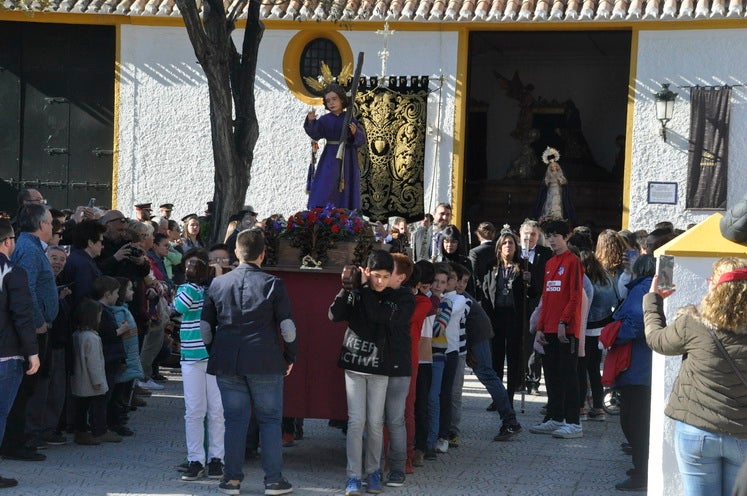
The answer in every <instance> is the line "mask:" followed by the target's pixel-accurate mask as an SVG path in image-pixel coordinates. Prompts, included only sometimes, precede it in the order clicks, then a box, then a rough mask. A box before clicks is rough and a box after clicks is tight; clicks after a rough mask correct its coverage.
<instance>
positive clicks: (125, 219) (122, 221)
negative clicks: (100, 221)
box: [106, 217, 127, 224]
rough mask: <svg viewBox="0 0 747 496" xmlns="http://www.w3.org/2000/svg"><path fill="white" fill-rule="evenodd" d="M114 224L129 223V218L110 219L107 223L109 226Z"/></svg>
mask: <svg viewBox="0 0 747 496" xmlns="http://www.w3.org/2000/svg"><path fill="white" fill-rule="evenodd" d="M112 222H121V223H123V224H124V223H126V222H127V218H126V217H119V218H118V219H109V220H107V221H106V223H107V224H111V223H112Z"/></svg>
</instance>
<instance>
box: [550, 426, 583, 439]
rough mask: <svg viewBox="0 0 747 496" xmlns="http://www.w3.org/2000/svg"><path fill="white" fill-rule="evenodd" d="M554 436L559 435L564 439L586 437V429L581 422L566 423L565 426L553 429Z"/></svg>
mask: <svg viewBox="0 0 747 496" xmlns="http://www.w3.org/2000/svg"><path fill="white" fill-rule="evenodd" d="M552 437H559V438H562V439H575V438H577V437H584V429H583V428H582V427H581V425H580V424H565V425H564V426H563V427H561V428H559V429H557V430H555V431H553V433H552Z"/></svg>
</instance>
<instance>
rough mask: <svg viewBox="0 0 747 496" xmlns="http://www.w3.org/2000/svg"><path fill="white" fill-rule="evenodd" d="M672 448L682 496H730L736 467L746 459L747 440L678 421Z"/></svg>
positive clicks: (736, 470) (737, 470) (735, 476)
mask: <svg viewBox="0 0 747 496" xmlns="http://www.w3.org/2000/svg"><path fill="white" fill-rule="evenodd" d="M674 449H675V451H676V453H677V465H678V466H679V469H680V477H682V486H683V488H684V490H685V492H684V493H683V494H684V495H685V496H701V495H702V496H706V495H708V496H710V495H716V496H718V495H723V496H730V495H731V491H732V488H733V487H734V481H735V480H736V478H737V472H739V467H740V466H741V465H742V463H743V462H744V461H745V458H746V457H745V452H746V451H747V439H737V438H735V437H732V436H729V435H727V434H716V433H714V432H709V431H705V430H703V429H699V428H697V427H694V426H692V425H690V424H686V423H685V422H680V421H677V423H676V425H675V429H674Z"/></svg>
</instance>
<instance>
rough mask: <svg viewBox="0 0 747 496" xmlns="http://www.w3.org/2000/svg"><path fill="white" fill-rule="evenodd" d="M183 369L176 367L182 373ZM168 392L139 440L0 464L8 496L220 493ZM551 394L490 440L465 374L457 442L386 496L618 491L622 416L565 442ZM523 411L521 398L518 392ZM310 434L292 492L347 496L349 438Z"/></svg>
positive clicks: (255, 473) (313, 423) (54, 450)
mask: <svg viewBox="0 0 747 496" xmlns="http://www.w3.org/2000/svg"><path fill="white" fill-rule="evenodd" d="M175 372H176V371H175ZM166 375H167V376H168V377H169V379H170V380H169V381H168V382H167V383H166V389H165V390H164V391H161V392H156V393H155V394H154V395H153V397H151V398H146V401H147V402H148V406H147V407H145V408H140V409H138V411H137V412H133V414H132V415H131V421H130V426H131V427H132V429H134V430H135V431H136V435H135V436H134V437H130V438H125V440H124V442H122V443H119V444H104V445H100V446H90V447H89V446H77V445H75V444H73V443H72V436H69V438H70V440H71V442H70V443H69V444H67V445H65V446H51V447H49V449H47V450H45V451H44V452H45V453H46V454H47V456H48V458H47V460H46V461H45V462H19V461H11V460H2V461H0V475H3V476H5V477H13V478H17V479H19V486H18V487H16V488H13V489H6V490H3V491H2V492H1V493H0V496H15V495H24V496H52V495H54V496H120V495H132V496H136V495H159V496H182V495H216V494H221V493H219V492H218V490H217V487H216V486H217V482H216V481H214V480H207V479H205V480H203V481H197V482H183V481H181V480H180V479H179V474H178V473H177V472H176V470H175V469H174V467H175V466H176V465H177V464H179V463H181V462H182V461H183V459H184V456H185V453H186V450H185V443H184V431H183V429H184V420H183V415H184V404H183V400H182V388H181V376H180V375H179V374H178V373H168V372H166ZM545 400H546V397H545V396H544V395H543V396H527V399H526V412H525V413H523V414H522V413H519V412H517V413H518V417H519V422H521V424H522V425H523V426H524V429H525V430H524V432H522V433H521V434H519V435H518V436H517V437H516V438H514V440H512V441H510V442H506V443H498V442H494V441H492V438H493V436H494V435H495V434H496V433H497V432H498V429H499V427H500V420H499V418H498V415H497V414H496V413H489V412H486V411H485V407H486V405H487V404H488V403H489V402H490V401H489V397H488V395H487V393H486V391H485V389H484V388H483V387H482V385H481V384H480V383H479V382H478V381H477V380H476V378H475V377H474V376H473V375H467V377H466V378H465V391H464V412H463V415H462V422H463V425H462V435H461V445H460V447H459V448H452V449H450V450H449V453H447V454H444V455H439V458H438V460H437V461H434V462H426V466H425V467H422V468H419V469H418V470H417V472H416V473H415V474H414V475H408V476H407V483H406V484H405V485H404V486H403V487H400V488H385V494H389V495H392V496H405V495H418V496H421V495H453V496H457V495H465V496H467V495H468V496H477V495H512V496H513V495H515V496H531V495H537V496H544V495H554V496H555V495H557V496H566V495H575V496H586V495H588V496H591V495H594V496H603V495H613V494H620V493H619V492H618V491H615V489H614V484H615V483H616V482H620V481H621V480H623V479H625V475H624V473H625V471H626V470H627V469H628V468H630V467H631V464H630V458H629V457H627V456H625V455H623V454H622V452H621V451H620V449H619V444H620V442H621V441H622V440H623V437H622V433H621V431H620V425H619V418H618V417H610V416H608V417H607V421H606V422H585V423H584V437H583V438H581V439H571V440H562V439H554V438H552V436H547V435H537V434H530V433H529V432H528V430H527V429H528V427H529V426H530V425H532V424H534V423H537V422H538V421H540V420H541V415H540V413H539V410H540V408H541V407H542V405H544V402H545ZM516 406H517V408H518V407H519V401H518V397H517V402H516ZM304 434H305V438H304V439H303V440H301V441H297V442H296V446H294V447H291V448H285V453H284V456H285V468H284V475H285V476H286V477H287V478H288V480H289V481H290V482H291V483H292V484H293V485H294V493H293V494H301V495H325V494H330V495H331V494H337V495H339V494H342V493H343V488H344V483H345V438H344V436H343V435H342V433H341V431H340V430H338V429H333V428H330V427H328V426H327V422H326V421H322V420H307V421H306V423H305V426H304ZM245 476H246V478H245V480H244V482H243V484H242V494H262V493H263V489H264V486H263V485H262V471H261V468H260V464H259V461H252V462H249V463H248V464H247V465H246V466H245Z"/></svg>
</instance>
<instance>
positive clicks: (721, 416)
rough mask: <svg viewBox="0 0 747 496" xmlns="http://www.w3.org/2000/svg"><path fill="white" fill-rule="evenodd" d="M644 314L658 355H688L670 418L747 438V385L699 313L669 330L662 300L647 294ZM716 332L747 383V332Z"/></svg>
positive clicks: (689, 312) (690, 311)
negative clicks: (736, 372) (738, 375)
mask: <svg viewBox="0 0 747 496" xmlns="http://www.w3.org/2000/svg"><path fill="white" fill-rule="evenodd" d="M643 311H644V322H645V325H646V341H647V342H648V345H649V346H650V347H651V349H652V350H654V351H656V352H658V353H661V354H663V355H682V354H684V353H687V358H686V359H685V360H683V362H682V366H681V367H680V372H679V376H678V377H677V381H676V382H675V384H674V388H673V389H672V394H671V395H670V396H669V403H668V404H667V407H666V408H665V410H664V413H665V414H666V415H667V416H668V417H671V418H673V419H675V420H680V421H682V422H685V423H687V424H690V425H692V426H695V427H698V428H700V429H704V430H707V431H710V432H714V433H718V434H727V435H730V436H734V437H737V438H747V386H745V385H744V384H743V383H742V381H740V380H739V377H737V375H736V374H735V373H734V370H733V369H732V367H731V366H730V365H729V362H728V361H727V360H726V358H724V357H723V355H722V354H721V352H720V351H719V349H718V347H717V346H716V343H714V342H713V338H712V337H711V334H710V333H709V332H708V329H707V327H706V324H705V322H704V321H703V319H702V317H700V315H699V314H698V312H697V309H696V308H695V307H692V306H691V307H686V308H684V309H681V310H680V311H679V312H678V315H677V317H676V318H675V320H674V322H673V323H672V324H670V325H668V326H666V319H665V317H664V311H663V306H662V298H661V296H659V295H658V294H655V293H647V294H646V295H645V296H644V297H643ZM714 332H715V334H716V337H718V338H719V340H720V341H721V343H722V344H723V345H724V348H726V352H727V353H728V354H729V356H730V357H731V359H732V360H733V361H734V363H735V364H736V366H737V368H738V369H739V371H740V372H741V373H742V375H743V376H744V377H745V378H747V332H742V333H736V332H730V331H722V330H719V329H714Z"/></svg>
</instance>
